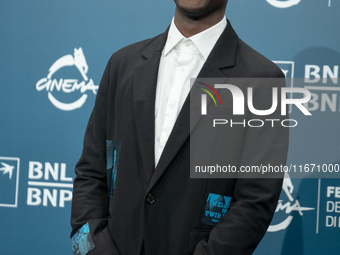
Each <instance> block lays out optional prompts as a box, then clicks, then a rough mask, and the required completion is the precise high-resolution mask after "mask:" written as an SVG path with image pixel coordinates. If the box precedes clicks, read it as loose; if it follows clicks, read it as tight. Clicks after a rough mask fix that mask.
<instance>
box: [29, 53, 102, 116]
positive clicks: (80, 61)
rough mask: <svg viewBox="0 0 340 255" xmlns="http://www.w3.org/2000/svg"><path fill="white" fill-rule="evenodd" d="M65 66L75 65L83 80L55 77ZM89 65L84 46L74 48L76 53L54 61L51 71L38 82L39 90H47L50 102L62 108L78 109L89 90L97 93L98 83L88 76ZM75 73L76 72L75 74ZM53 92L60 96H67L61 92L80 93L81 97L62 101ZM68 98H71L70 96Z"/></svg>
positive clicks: (64, 109) (67, 109)
mask: <svg viewBox="0 0 340 255" xmlns="http://www.w3.org/2000/svg"><path fill="white" fill-rule="evenodd" d="M65 67H75V68H76V70H78V71H79V73H80V75H81V77H82V80H81V81H80V82H79V80H78V79H74V78H73V79H65V78H64V77H63V78H59V79H57V78H53V77H55V76H56V73H57V72H58V71H59V72H61V71H62V69H64V68H65ZM88 69H89V68H88V65H87V63H86V59H85V56H84V53H83V50H82V48H79V49H74V55H73V56H72V55H70V54H69V55H66V56H63V57H61V58H59V59H58V60H57V61H55V62H54V63H53V65H52V66H51V67H50V69H49V73H48V75H47V77H46V78H42V79H40V80H39V81H38V82H37V84H36V89H37V91H42V90H46V91H47V92H48V93H47V97H48V99H49V100H50V102H51V103H52V104H53V105H54V106H55V107H57V108H58V109H60V110H63V111H72V110H75V109H78V108H80V107H82V106H83V105H84V103H85V102H86V99H87V97H88V95H87V94H86V92H87V91H91V92H92V93H93V94H96V93H97V90H98V85H94V82H93V80H92V79H89V78H88V77H87V72H88ZM73 75H74V74H73ZM53 92H54V93H56V94H58V96H59V97H61V98H65V95H60V94H70V93H77V92H78V93H80V95H79V96H80V97H79V98H77V99H72V102H61V100H58V99H57V98H56V96H54V95H53ZM68 100H70V99H69V98H68Z"/></svg>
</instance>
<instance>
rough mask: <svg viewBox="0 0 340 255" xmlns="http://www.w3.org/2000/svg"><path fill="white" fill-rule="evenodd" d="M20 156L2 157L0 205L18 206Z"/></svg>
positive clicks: (0, 159)
mask: <svg viewBox="0 0 340 255" xmlns="http://www.w3.org/2000/svg"><path fill="white" fill-rule="evenodd" d="M19 164H20V159H19V158H11V157H0V207H17V206H18V191H19Z"/></svg>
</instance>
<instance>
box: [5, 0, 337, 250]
mask: <svg viewBox="0 0 340 255" xmlns="http://www.w3.org/2000/svg"><path fill="white" fill-rule="evenodd" d="M174 9H175V5H174V3H173V1H171V0H168V1H159V0H148V1H140V0H139V1H137V0H127V1H117V0H116V1H108V0H97V1H89V0H82V1H80V0H74V1H66V0H59V1H37V0H31V1H19V0H11V1H1V3H0V38H1V39H0V79H1V93H0V117H1V119H0V144H1V146H0V226H1V231H0V254H6V255H10V254H16V255H19V254H37V255H39V254H44V255H45V254H51V255H53V254H72V249H71V243H70V239H69V233H70V231H71V229H70V225H69V220H70V209H71V199H72V197H71V192H72V181H73V179H74V172H73V171H74V165H75V163H76V162H77V160H78V158H79V156H80V153H81V149H82V141H83V136H84V131H85V128H86V124H87V121H88V118H89V115H90V112H91V110H92V107H93V104H94V99H95V93H96V90H97V86H98V84H99V82H100V78H101V75H102V73H103V70H104V68H105V66H106V63H107V61H108V59H109V57H110V56H111V54H112V53H113V52H115V51H116V50H118V49H119V48H121V47H123V46H125V45H127V44H131V43H133V42H136V41H140V40H143V39H146V38H149V37H152V36H154V35H157V34H159V33H161V32H163V31H164V30H165V29H166V27H167V26H168V25H169V24H170V22H171V19H172V17H173V13H174ZM339 10H340V2H339V1H337V0H257V1H253V0H237V1H236V0H230V1H229V3H228V8H227V13H226V16H227V17H228V19H229V20H230V21H231V23H232V25H233V27H234V29H235V30H236V31H237V33H238V34H239V36H240V37H241V38H242V39H243V40H244V41H245V42H246V43H248V44H250V45H251V46H252V47H253V48H255V49H256V50H257V51H259V52H260V53H262V54H263V55H265V56H267V57H268V58H269V59H271V60H273V61H275V62H276V63H277V64H278V65H279V66H280V67H281V68H282V69H283V70H284V71H285V72H286V73H287V77H288V78H294V80H288V81H287V83H288V86H293V87H308V89H309V90H310V91H311V92H312V100H311V102H310V103H308V104H307V105H306V107H307V108H308V109H309V110H310V111H311V113H312V114H313V116H312V117H310V118H306V117H305V116H300V115H301V114H300V115H299V111H298V110H296V109H292V113H291V116H292V118H295V119H298V120H299V125H298V126H297V127H295V128H292V130H291V138H290V140H291V143H290V151H289V159H288V165H289V164H297V165H300V164H313V163H314V164H320V165H322V164H327V166H329V165H330V164H332V165H335V164H339V163H340V142H339V140H340V138H339V135H338V133H339V127H340V125H339V124H340V119H339V112H340V98H339V97H340V86H339V83H338V80H337V78H338V77H339V63H340V53H339V52H340V33H339V32H340V31H339V24H340V15H339ZM296 78H300V79H296ZM305 78H309V79H305ZM319 78H320V79H319ZM322 78H326V79H327V82H326V83H325V82H323V80H322ZM331 78H333V79H331ZM339 175H340V174H339ZM303 177H305V178H299V179H297V178H287V179H286V180H285V183H284V188H285V189H284V190H283V192H282V194H281V198H280V201H279V205H278V207H277V212H276V213H275V217H274V219H273V222H272V224H271V227H270V228H269V231H268V233H267V234H266V236H265V238H264V239H263V241H262V242H261V243H260V245H259V247H258V249H257V250H256V252H255V254H282V255H286V254H287V255H288V254H289V255H291V254H338V253H339V250H340V242H339V241H338V240H339V238H340V180H339V179H336V178H319V176H318V175H315V174H314V173H311V172H309V173H308V174H307V175H305V176H303ZM307 177H312V178H307ZM313 177H314V178H313ZM315 177H317V178H315Z"/></svg>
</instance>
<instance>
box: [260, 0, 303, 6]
mask: <svg viewBox="0 0 340 255" xmlns="http://www.w3.org/2000/svg"><path fill="white" fill-rule="evenodd" d="M266 1H267V2H268V3H269V4H271V5H272V6H274V7H276V8H289V7H292V6H294V5H298V4H299V3H300V2H301V0H285V1H282V0H266Z"/></svg>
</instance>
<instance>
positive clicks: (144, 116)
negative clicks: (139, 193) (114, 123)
mask: <svg viewBox="0 0 340 255" xmlns="http://www.w3.org/2000/svg"><path fill="white" fill-rule="evenodd" d="M166 37H167V31H166V32H165V33H163V34H161V35H160V36H158V37H157V38H156V39H155V40H154V41H153V42H152V43H151V44H150V45H149V46H148V47H147V48H146V49H145V50H144V51H143V52H142V58H143V60H142V63H141V64H140V65H138V66H137V67H136V68H135V73H134V79H133V106H134V113H135V116H134V117H135V121H136V129H137V136H138V143H139V149H140V153H141V157H142V162H143V168H144V170H145V177H146V180H147V182H149V180H150V178H151V175H152V173H153V172H154V169H155V156H154V137H155V117H154V116H155V114H154V113H155V94H156V85H157V76H158V66H159V61H160V56H161V53H162V49H163V47H164V44H165V41H166Z"/></svg>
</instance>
